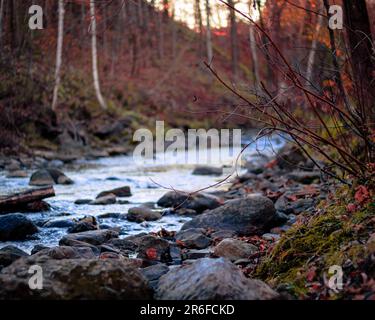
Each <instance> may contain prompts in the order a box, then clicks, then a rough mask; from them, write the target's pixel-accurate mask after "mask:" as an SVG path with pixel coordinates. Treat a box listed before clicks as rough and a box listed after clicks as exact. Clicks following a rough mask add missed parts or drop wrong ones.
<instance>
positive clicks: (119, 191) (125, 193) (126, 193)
mask: <svg viewBox="0 0 375 320" xmlns="http://www.w3.org/2000/svg"><path fill="white" fill-rule="evenodd" d="M109 194H114V195H115V196H116V197H119V198H123V197H130V196H131V195H132V193H131V190H130V187H128V186H124V187H120V188H116V189H112V190H108V191H103V192H100V193H99V194H98V195H97V196H96V199H98V198H102V197H105V196H107V195H109Z"/></svg>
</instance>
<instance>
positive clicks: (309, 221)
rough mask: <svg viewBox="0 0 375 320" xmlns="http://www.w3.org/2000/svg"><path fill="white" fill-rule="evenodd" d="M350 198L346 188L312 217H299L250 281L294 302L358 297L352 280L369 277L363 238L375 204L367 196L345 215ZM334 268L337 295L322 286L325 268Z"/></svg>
mask: <svg viewBox="0 0 375 320" xmlns="http://www.w3.org/2000/svg"><path fill="white" fill-rule="evenodd" d="M353 198H354V191H353V189H352V188H349V187H341V188H339V189H338V192H337V194H336V195H335V196H334V198H333V199H331V200H329V201H322V202H321V203H320V205H319V207H318V208H317V210H316V212H315V213H314V214H313V215H312V216H308V215H307V214H306V215H302V216H300V217H299V221H298V223H297V224H296V225H295V226H294V227H293V228H291V229H290V230H289V231H288V232H286V233H285V234H284V235H283V237H282V238H281V240H280V242H279V243H278V244H277V245H276V246H275V247H274V248H273V249H272V251H271V252H270V254H269V255H268V256H267V257H266V258H265V259H264V260H263V262H262V263H261V264H260V266H259V267H258V269H257V270H256V272H255V274H254V275H253V276H255V277H258V278H261V279H263V280H266V281H267V282H268V283H270V284H271V285H272V286H274V287H279V288H282V289H283V290H286V291H287V292H288V293H290V294H291V295H292V296H294V297H295V298H299V299H340V298H353V295H354V293H356V294H359V293H361V288H360V287H361V286H363V285H364V283H362V282H363V281H362V279H359V278H358V277H357V278H356V277H354V276H359V275H361V274H362V273H369V274H366V277H369V278H371V277H374V267H373V265H374V262H372V264H371V261H372V260H371V259H372V255H373V254H374V253H375V243H374V240H372V241H369V238H370V237H371V235H373V234H374V226H375V201H374V195H373V194H372V197H371V198H370V199H369V200H368V201H367V203H366V204H363V205H362V206H358V208H357V209H356V210H355V211H354V212H348V209H347V205H348V204H349V203H352V201H354V199H353ZM372 239H373V238H372ZM369 259H370V260H369ZM369 261H370V262H369ZM334 265H338V266H341V267H342V268H343V271H344V283H345V288H344V290H342V291H341V292H333V291H332V290H329V288H328V286H327V281H328V279H329V278H330V275H329V274H328V272H329V268H330V267H331V266H334ZM371 265H372V267H371ZM358 290H359V291H358ZM357 291H358V292H357Z"/></svg>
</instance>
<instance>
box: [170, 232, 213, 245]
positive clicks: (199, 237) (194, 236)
mask: <svg viewBox="0 0 375 320" xmlns="http://www.w3.org/2000/svg"><path fill="white" fill-rule="evenodd" d="M204 231H205V230H204V229H187V230H182V231H180V232H178V233H177V234H176V240H179V241H181V242H182V243H181V245H182V246H184V247H185V248H189V249H204V248H207V247H208V246H209V245H210V244H211V242H212V240H211V239H210V238H209V237H207V236H205V234H204Z"/></svg>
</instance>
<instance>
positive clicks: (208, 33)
mask: <svg viewBox="0 0 375 320" xmlns="http://www.w3.org/2000/svg"><path fill="white" fill-rule="evenodd" d="M206 20H207V22H206V23H207V24H206V45H207V62H208V63H212V58H213V52H212V35H211V22H210V20H211V7H210V0H206Z"/></svg>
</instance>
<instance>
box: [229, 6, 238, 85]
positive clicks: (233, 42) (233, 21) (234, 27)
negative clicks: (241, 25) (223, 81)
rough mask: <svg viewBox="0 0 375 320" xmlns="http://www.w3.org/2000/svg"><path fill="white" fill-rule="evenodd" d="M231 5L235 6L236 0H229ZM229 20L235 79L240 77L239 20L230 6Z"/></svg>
mask: <svg viewBox="0 0 375 320" xmlns="http://www.w3.org/2000/svg"><path fill="white" fill-rule="evenodd" d="M228 4H229V6H230V7H234V1H233V0H228ZM229 22H230V40H231V56H232V75H233V78H234V79H237V77H238V61H239V51H238V37H237V21H236V12H235V11H234V10H233V9H231V8H229Z"/></svg>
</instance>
